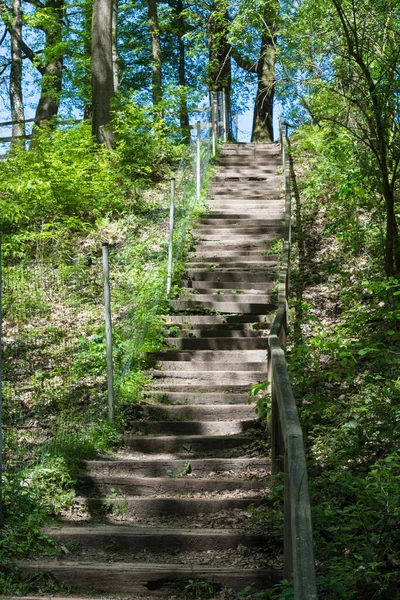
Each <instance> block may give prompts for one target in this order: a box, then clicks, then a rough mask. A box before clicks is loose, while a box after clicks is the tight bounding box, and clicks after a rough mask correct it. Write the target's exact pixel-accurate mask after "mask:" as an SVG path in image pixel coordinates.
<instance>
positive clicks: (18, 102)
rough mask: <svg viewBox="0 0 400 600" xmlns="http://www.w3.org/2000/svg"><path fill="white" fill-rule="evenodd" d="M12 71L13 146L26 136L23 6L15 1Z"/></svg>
mask: <svg viewBox="0 0 400 600" xmlns="http://www.w3.org/2000/svg"><path fill="white" fill-rule="evenodd" d="M10 33H11V70H10V103H11V120H12V121H17V123H15V124H14V125H13V126H12V138H13V141H12V145H13V144H15V143H21V139H20V138H21V137H22V136H24V135H25V123H24V119H25V116H24V105H23V99H22V51H21V37H22V6H21V0H13V3H12V22H11V31H10Z"/></svg>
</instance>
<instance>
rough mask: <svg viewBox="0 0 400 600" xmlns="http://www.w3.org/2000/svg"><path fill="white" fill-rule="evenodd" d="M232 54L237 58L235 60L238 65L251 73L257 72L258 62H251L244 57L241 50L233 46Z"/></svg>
mask: <svg viewBox="0 0 400 600" xmlns="http://www.w3.org/2000/svg"><path fill="white" fill-rule="evenodd" d="M232 56H233V58H234V59H235V62H236V64H237V66H238V67H240V68H241V69H244V70H245V71H248V72H249V73H257V64H254V63H252V62H250V61H249V60H247V59H245V58H243V56H242V55H241V54H240V52H239V50H237V49H236V48H233V47H232Z"/></svg>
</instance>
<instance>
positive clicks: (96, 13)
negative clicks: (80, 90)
mask: <svg viewBox="0 0 400 600" xmlns="http://www.w3.org/2000/svg"><path fill="white" fill-rule="evenodd" d="M113 10H114V5H113V0H93V13H92V106H93V120H92V132H93V135H94V136H95V137H96V139H97V141H98V142H99V143H100V144H102V143H104V144H106V145H107V146H110V145H111V144H112V142H113V134H112V132H111V131H109V130H107V129H106V126H107V125H108V124H109V123H110V121H111V99H112V97H113V96H114V93H115V87H114V85H115V83H114V81H115V80H114V61H113Z"/></svg>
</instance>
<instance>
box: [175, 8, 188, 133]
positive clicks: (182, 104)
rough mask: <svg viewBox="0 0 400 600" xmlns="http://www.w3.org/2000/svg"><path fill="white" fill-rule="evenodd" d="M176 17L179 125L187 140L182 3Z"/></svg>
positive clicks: (177, 9)
mask: <svg viewBox="0 0 400 600" xmlns="http://www.w3.org/2000/svg"><path fill="white" fill-rule="evenodd" d="M176 11H177V17H178V46H179V68H178V74H179V87H180V96H179V121H180V125H181V130H182V135H183V136H184V137H185V138H187V139H189V135H190V128H189V113H188V108H187V91H186V66H185V42H184V39H183V36H184V34H185V23H184V19H183V16H182V13H183V2H182V0H178V3H177V6H176Z"/></svg>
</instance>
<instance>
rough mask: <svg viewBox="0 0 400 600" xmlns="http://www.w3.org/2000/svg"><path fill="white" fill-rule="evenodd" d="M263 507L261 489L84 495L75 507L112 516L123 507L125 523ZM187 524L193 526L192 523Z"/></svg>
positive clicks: (77, 500) (91, 512)
mask: <svg viewBox="0 0 400 600" xmlns="http://www.w3.org/2000/svg"><path fill="white" fill-rule="evenodd" d="M171 479H172V477H171ZM188 491H190V487H189V486H188V485H187V487H186V493H187V492H188ZM263 504H265V500H263V499H262V498H260V489H258V490H256V491H255V492H254V495H250V496H248V497H246V498H235V497H233V498H229V497H228V498H226V497H224V498H187V497H184V498H178V497H174V498H171V497H163V498H154V497H152V496H148V497H141V498H136V497H131V496H125V495H124V496H118V495H115V494H113V495H112V496H109V497H107V498H106V499H105V498H102V497H99V498H96V497H93V496H89V497H85V496H82V497H77V498H76V499H75V507H80V506H81V507H82V508H83V509H85V508H87V509H89V512H90V514H91V515H93V513H95V512H97V513H104V512H105V510H107V509H108V510H110V511H111V513H112V509H113V508H115V509H116V510H117V511H120V510H121V508H122V510H123V515H124V518H125V519H126V520H128V519H129V517H130V516H132V515H133V516H135V517H163V518H167V517H169V516H177V515H178V516H180V517H185V516H191V515H192V516H193V515H197V514H199V513H202V514H205V515H210V514H216V513H220V512H222V511H238V510H240V511H247V510H248V509H249V506H252V507H261V506H262V505H263ZM188 523H189V524H190V520H188ZM218 529H220V528H218Z"/></svg>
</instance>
